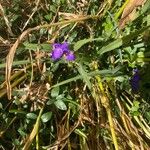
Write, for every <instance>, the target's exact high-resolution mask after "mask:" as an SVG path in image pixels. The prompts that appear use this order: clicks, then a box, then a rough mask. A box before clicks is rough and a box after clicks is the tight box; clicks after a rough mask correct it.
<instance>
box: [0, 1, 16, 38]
mask: <svg viewBox="0 0 150 150" xmlns="http://www.w3.org/2000/svg"><path fill="white" fill-rule="evenodd" d="M0 14H1V15H2V16H3V18H4V21H5V24H6V26H7V28H8V32H9V34H10V35H11V36H13V32H12V30H11V27H10V23H9V21H8V18H7V16H6V15H5V12H4V9H3V7H2V5H1V3H0Z"/></svg>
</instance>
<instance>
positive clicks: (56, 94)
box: [51, 86, 59, 97]
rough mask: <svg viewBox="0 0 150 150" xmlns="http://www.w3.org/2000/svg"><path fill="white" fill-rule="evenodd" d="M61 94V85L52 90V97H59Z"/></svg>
mask: <svg viewBox="0 0 150 150" xmlns="http://www.w3.org/2000/svg"><path fill="white" fill-rule="evenodd" d="M58 95H59V86H58V87H55V88H53V89H52V90H51V97H57V96H58Z"/></svg>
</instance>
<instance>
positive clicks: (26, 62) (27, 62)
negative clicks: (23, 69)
mask: <svg viewBox="0 0 150 150" xmlns="http://www.w3.org/2000/svg"><path fill="white" fill-rule="evenodd" d="M29 63H31V61H30V60H21V61H14V62H13V66H17V65H24V64H29ZM5 67H6V63H4V64H0V68H5Z"/></svg>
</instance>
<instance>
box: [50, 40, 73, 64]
mask: <svg viewBox="0 0 150 150" xmlns="http://www.w3.org/2000/svg"><path fill="white" fill-rule="evenodd" d="M63 55H66V60H67V61H73V60H75V56H74V54H73V52H71V51H70V49H69V44H68V43H67V42H64V43H62V44H61V43H54V44H53V50H52V53H51V57H52V59H53V60H58V59H60V58H61V57H62V56H63Z"/></svg>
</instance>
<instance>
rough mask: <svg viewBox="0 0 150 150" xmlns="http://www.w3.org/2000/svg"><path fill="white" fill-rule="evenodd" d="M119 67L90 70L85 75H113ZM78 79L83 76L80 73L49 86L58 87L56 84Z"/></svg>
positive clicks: (59, 84)
mask: <svg viewBox="0 0 150 150" xmlns="http://www.w3.org/2000/svg"><path fill="white" fill-rule="evenodd" d="M120 69H121V67H116V68H115V69H109V70H100V71H92V72H89V73H87V75H88V76H96V75H101V76H113V75H114V74H116V73H117V72H119V70H120ZM79 79H83V76H82V75H77V76H75V77H73V78H70V79H67V80H64V81H62V82H60V83H57V84H55V85H53V86H52V87H51V88H55V87H58V86H61V85H64V84H67V83H70V82H73V81H76V80H79Z"/></svg>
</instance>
